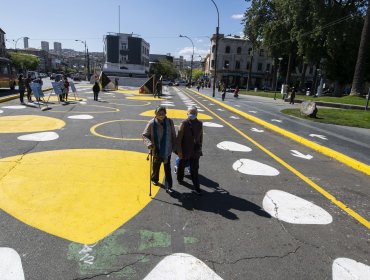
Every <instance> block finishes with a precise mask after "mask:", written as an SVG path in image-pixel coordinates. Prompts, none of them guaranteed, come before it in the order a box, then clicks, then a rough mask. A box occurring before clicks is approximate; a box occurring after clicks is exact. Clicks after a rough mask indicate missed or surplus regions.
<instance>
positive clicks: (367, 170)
mask: <svg viewBox="0 0 370 280" xmlns="http://www.w3.org/2000/svg"><path fill="white" fill-rule="evenodd" d="M192 92H193V93H195V94H199V93H196V92H195V91H192ZM203 97H205V98H208V99H209V100H212V101H213V102H216V103H218V104H219V105H220V106H223V107H225V108H226V109H229V110H230V111H231V112H234V113H237V114H239V115H241V116H243V117H245V118H246V119H249V120H251V121H253V122H256V123H258V124H261V125H263V126H266V127H268V128H270V129H271V130H273V131H275V132H278V133H280V134H282V135H284V136H287V137H288V138H290V139H293V140H295V141H297V142H299V143H302V144H304V145H306V146H308V147H311V148H313V149H315V150H317V151H319V152H322V153H323V154H326V155H330V156H331V157H334V158H336V159H338V160H339V161H341V162H342V161H343V162H345V161H344V160H348V161H349V163H348V162H346V164H347V165H349V166H351V167H353V168H355V167H357V168H355V169H357V170H360V171H362V172H364V173H366V174H368V175H370V166H368V165H366V164H363V163H360V162H358V161H356V160H354V159H352V158H350V157H347V156H345V155H343V154H340V153H338V152H336V151H334V150H331V149H329V148H326V147H323V146H321V145H318V144H316V143H314V142H312V141H309V140H307V139H304V138H303V137H299V136H297V135H295V134H294V133H291V132H289V131H286V130H284V129H281V128H279V127H277V126H274V125H271V124H269V123H267V122H265V121H262V120H260V119H259V118H257V117H254V116H251V115H249V114H246V113H244V112H242V111H239V110H237V109H235V108H233V107H231V106H229V105H226V104H223V103H222V102H220V101H218V100H214V99H212V98H211V97H208V96H206V95H203ZM194 100H195V99H194ZM199 104H200V105H201V106H203V107H204V108H205V109H207V110H208V111H209V112H210V113H211V114H212V115H214V116H215V117H217V118H218V119H220V120H221V121H223V122H224V123H225V124H227V125H228V126H229V127H231V128H232V129H233V130H234V131H236V132H237V133H239V134H240V135H241V136H243V137H244V138H245V139H247V140H249V141H250V142H251V143H253V144H254V145H255V146H257V147H258V148H260V149H261V150H262V151H264V152H265V153H266V154H268V155H269V156H270V157H272V158H273V159H275V160H276V161H277V162H279V163H280V164H281V165H283V166H284V167H285V168H287V169H288V170H289V171H291V172H292V173H293V174H295V175H296V176H297V177H299V178H300V179H302V180H303V181H304V182H306V183H307V184H308V185H309V186H311V187H312V188H313V189H315V190H316V191H317V192H319V193H320V194H321V195H323V196H324V197H326V198H327V199H328V200H330V201H331V202H332V203H334V204H335V205H337V206H338V207H339V208H340V209H342V210H343V211H345V212H346V213H347V214H348V215H350V216H351V217H352V218H354V219H355V220H357V221H358V222H360V223H361V224H362V225H364V226H365V227H366V228H368V229H370V222H369V221H368V220H366V219H365V218H364V217H362V216H361V215H360V214H358V213H357V212H355V211H354V210H352V209H351V208H349V207H348V206H347V205H345V204H344V203H343V202H341V201H339V200H338V199H336V198H335V197H334V196H333V195H332V194H330V193H329V192H327V191H326V190H325V189H324V188H322V187H320V186H319V185H318V184H316V183H315V182H313V181H312V180H311V179H310V178H308V177H307V176H305V175H303V174H302V173H301V172H299V171H298V170H297V169H295V168H294V167H293V166H291V165H289V164H288V163H286V162H285V161H284V160H282V159H281V158H280V157H278V156H277V155H275V154H274V153H272V152H271V151H270V150H268V149H266V148H265V147H264V146H262V145H261V144H259V143H258V142H256V141H255V140H254V139H252V138H251V137H249V136H248V135H246V134H245V133H244V132H242V131H241V130H240V129H238V128H236V127H235V126H234V125H232V124H231V123H229V122H228V121H226V120H224V119H223V118H221V117H220V116H219V115H217V114H216V113H215V112H213V111H211V110H210V109H209V108H208V107H207V106H205V105H203V104H201V103H199ZM355 163H359V164H360V165H359V166H356V165H355Z"/></svg>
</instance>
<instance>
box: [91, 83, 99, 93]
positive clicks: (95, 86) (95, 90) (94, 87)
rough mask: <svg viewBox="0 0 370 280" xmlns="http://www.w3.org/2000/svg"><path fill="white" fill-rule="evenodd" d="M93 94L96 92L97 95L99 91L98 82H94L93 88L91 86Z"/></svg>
mask: <svg viewBox="0 0 370 280" xmlns="http://www.w3.org/2000/svg"><path fill="white" fill-rule="evenodd" d="M92 89H93V92H96V93H99V91H100V86H99V83H98V82H95V84H94V86H93V88H92Z"/></svg>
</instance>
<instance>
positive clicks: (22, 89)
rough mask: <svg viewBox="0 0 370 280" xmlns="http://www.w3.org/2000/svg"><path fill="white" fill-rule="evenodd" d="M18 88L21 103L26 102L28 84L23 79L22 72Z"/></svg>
mask: <svg viewBox="0 0 370 280" xmlns="http://www.w3.org/2000/svg"><path fill="white" fill-rule="evenodd" d="M18 89H19V99H20V101H21V104H24V102H23V98H24V92H25V91H26V84H25V82H24V79H23V74H20V75H19V77H18Z"/></svg>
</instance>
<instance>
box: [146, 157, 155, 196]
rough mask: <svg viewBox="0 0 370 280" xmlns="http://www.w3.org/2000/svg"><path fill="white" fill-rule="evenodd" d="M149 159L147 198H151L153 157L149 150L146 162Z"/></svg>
mask: <svg viewBox="0 0 370 280" xmlns="http://www.w3.org/2000/svg"><path fill="white" fill-rule="evenodd" d="M149 157H150V168H149V170H150V171H149V196H152V167H153V155H152V150H149V154H148V156H147V157H146V160H149Z"/></svg>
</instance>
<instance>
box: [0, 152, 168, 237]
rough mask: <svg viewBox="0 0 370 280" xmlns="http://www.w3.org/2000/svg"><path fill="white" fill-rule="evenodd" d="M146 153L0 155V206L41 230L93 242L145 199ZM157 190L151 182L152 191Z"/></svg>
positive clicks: (134, 211) (143, 204) (140, 206)
mask: <svg viewBox="0 0 370 280" xmlns="http://www.w3.org/2000/svg"><path fill="white" fill-rule="evenodd" d="M146 157H147V154H144V153H138V152H131V151H117V150H103V149H102V150H99V149H85V150H84V149H73V150H57V151H47V152H39V153H32V154H26V155H22V156H14V157H9V158H3V159H0V208H2V209H3V210H4V211H5V212H7V213H8V214H10V215H12V216H13V217H15V218H17V219H19V220H20V221H22V222H24V223H26V224H28V225H30V226H32V227H35V228H37V229H39V230H42V231H44V232H47V233H50V234H53V235H56V236H58V237H61V238H64V239H68V240H71V241H73V242H78V243H81V244H92V243H95V242H97V241H98V240H100V239H102V238H104V237H106V236H107V235H109V234H110V233H111V232H113V231H115V230H116V229H117V228H119V227H120V226H121V225H123V224H124V223H126V222H127V221H129V220H130V219H131V218H133V217H134V216H135V215H136V214H138V213H139V212H140V211H141V210H142V209H143V208H145V207H146V205H147V204H148V203H149V202H150V201H151V198H150V197H149V161H147V160H146ZM35 172H36V173H35ZM160 178H161V179H160V181H162V180H163V172H162V171H161V176H160ZM158 190H159V187H156V186H152V195H153V196H155V195H156V194H157V192H158Z"/></svg>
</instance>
